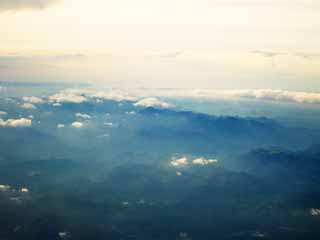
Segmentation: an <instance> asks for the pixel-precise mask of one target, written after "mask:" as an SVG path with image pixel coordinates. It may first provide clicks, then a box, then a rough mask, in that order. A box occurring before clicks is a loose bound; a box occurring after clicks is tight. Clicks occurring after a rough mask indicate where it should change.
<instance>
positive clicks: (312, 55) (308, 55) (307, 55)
mask: <svg viewBox="0 0 320 240" xmlns="http://www.w3.org/2000/svg"><path fill="white" fill-rule="evenodd" d="M295 55H296V56H297V57H302V58H304V59H307V60H312V59H314V58H319V57H320V53H306V52H299V53H295Z"/></svg>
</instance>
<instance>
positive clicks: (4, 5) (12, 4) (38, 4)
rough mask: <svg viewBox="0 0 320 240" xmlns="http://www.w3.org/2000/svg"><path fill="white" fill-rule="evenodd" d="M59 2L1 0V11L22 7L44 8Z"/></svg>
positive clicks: (53, 0)
mask: <svg viewBox="0 0 320 240" xmlns="http://www.w3.org/2000/svg"><path fill="white" fill-rule="evenodd" d="M56 2H58V0H1V1H0V12H1V11H7V10H20V9H43V8H46V7H49V6H50V5H52V4H54V3H56Z"/></svg>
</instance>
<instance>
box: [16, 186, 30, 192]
mask: <svg viewBox="0 0 320 240" xmlns="http://www.w3.org/2000/svg"><path fill="white" fill-rule="evenodd" d="M19 191H20V192H22V193H28V192H29V191H30V190H29V189H28V188H26V187H23V188H21V189H20V190H19Z"/></svg>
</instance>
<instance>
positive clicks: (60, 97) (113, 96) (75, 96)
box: [49, 89, 137, 104]
mask: <svg viewBox="0 0 320 240" xmlns="http://www.w3.org/2000/svg"><path fill="white" fill-rule="evenodd" d="M89 99H94V100H95V101H96V102H97V100H98V101H99V102H100V103H101V102H102V100H113V101H118V102H120V101H137V97H135V96H133V95H130V94H129V93H127V92H125V91H120V90H114V89H106V90H105V91H96V90H93V89H66V90H63V91H60V92H59V93H57V94H54V95H52V96H50V97H49V100H50V101H51V102H52V103H53V104H56V103H60V104H61V103H84V102H87V101H89Z"/></svg>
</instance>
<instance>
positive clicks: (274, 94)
mask: <svg viewBox="0 0 320 240" xmlns="http://www.w3.org/2000/svg"><path fill="white" fill-rule="evenodd" d="M225 93H226V94H227V95H231V96H233V97H240V98H249V99H261V100H272V101H284V102H297V103H320V93H312V92H298V91H286V90H273V89H256V90H233V91H226V92H225Z"/></svg>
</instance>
